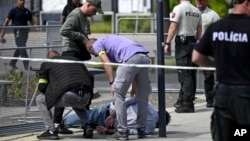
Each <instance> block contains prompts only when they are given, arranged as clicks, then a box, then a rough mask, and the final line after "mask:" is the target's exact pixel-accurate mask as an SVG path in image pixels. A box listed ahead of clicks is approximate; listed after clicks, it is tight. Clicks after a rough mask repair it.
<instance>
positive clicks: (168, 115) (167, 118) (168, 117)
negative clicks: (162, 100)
mask: <svg viewBox="0 0 250 141" xmlns="http://www.w3.org/2000/svg"><path fill="white" fill-rule="evenodd" d="M158 112H159V111H158ZM158 114H159V113H158ZM170 121H171V116H170V114H169V112H168V111H166V126H167V125H168V124H169V122H170ZM156 128H159V119H158V122H157V123H156Z"/></svg>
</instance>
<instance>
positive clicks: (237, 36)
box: [195, 14, 250, 85]
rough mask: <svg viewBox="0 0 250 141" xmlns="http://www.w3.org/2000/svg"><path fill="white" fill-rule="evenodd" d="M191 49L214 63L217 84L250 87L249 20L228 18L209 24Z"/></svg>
mask: <svg viewBox="0 0 250 141" xmlns="http://www.w3.org/2000/svg"><path fill="white" fill-rule="evenodd" d="M195 49H196V50H197V51H198V52H200V53H201V54H204V55H206V56H212V57H213V58H214V59H215V67H216V73H217V80H218V82H219V83H222V84H228V85H250V62H249V61H250V17H247V16H245V15H234V14H230V15H228V16H227V17H225V18H224V19H221V20H219V21H218V22H216V23H214V24H212V25H211V26H210V27H209V28H208V29H207V31H206V32H205V34H204V36H203V38H202V39H201V41H200V43H199V44H198V46H196V47H195Z"/></svg>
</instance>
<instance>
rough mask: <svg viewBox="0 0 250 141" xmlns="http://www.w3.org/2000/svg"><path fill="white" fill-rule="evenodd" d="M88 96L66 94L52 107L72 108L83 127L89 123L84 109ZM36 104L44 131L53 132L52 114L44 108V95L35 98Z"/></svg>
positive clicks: (87, 94)
mask: <svg viewBox="0 0 250 141" xmlns="http://www.w3.org/2000/svg"><path fill="white" fill-rule="evenodd" d="M90 97H91V96H90V94H89V93H85V94H84V97H80V96H78V95H77V94H75V93H72V92H66V93H65V94H64V95H63V96H62V97H61V98H60V99H59V100H58V101H57V103H56V104H55V105H54V107H72V108H73V110H74V111H75V112H76V114H77V115H78V117H79V118H80V120H81V121H82V124H83V125H84V124H85V123H86V122H88V121H89V119H88V115H87V110H86V109H85V106H86V105H87V104H88V103H89V100H90ZM36 104H37V106H38V109H39V112H40V115H41V117H42V119H43V122H44V124H45V128H46V130H50V131H53V132H54V131H55V125H54V122H53V118H52V112H51V110H48V108H47V106H46V101H45V95H44V94H40V95H38V96H37V98H36Z"/></svg>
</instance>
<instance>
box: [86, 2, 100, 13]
mask: <svg viewBox="0 0 250 141" xmlns="http://www.w3.org/2000/svg"><path fill="white" fill-rule="evenodd" d="M86 1H87V2H88V3H90V4H92V5H94V6H95V7H96V11H97V12H98V13H99V14H104V12H103V10H102V1H101V0H86Z"/></svg>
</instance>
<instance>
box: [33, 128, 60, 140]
mask: <svg viewBox="0 0 250 141" xmlns="http://www.w3.org/2000/svg"><path fill="white" fill-rule="evenodd" d="M37 138H38V139H41V140H59V136H58V134H57V133H56V132H51V131H49V130H47V131H46V132H43V133H42V134H41V135H38V136H37Z"/></svg>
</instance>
